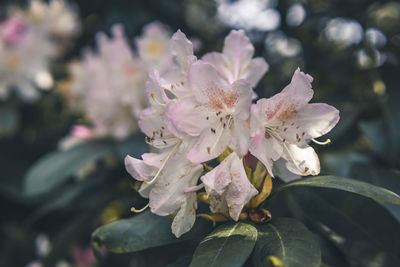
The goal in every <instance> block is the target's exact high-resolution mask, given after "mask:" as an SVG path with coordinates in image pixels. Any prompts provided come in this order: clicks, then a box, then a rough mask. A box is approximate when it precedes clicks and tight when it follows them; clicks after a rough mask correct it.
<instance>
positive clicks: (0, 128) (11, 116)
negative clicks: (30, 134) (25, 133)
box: [0, 105, 19, 136]
mask: <svg viewBox="0 0 400 267" xmlns="http://www.w3.org/2000/svg"><path fill="white" fill-rule="evenodd" d="M18 126H19V117H18V114H17V111H16V110H15V109H13V108H12V107H11V106H9V105H2V106H0V136H2V135H5V136H8V135H12V134H14V133H15V132H16V131H17V130H18Z"/></svg>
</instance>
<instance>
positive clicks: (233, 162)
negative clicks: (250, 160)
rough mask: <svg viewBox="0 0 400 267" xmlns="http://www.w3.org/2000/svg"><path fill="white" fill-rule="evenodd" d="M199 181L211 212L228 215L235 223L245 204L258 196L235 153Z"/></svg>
mask: <svg viewBox="0 0 400 267" xmlns="http://www.w3.org/2000/svg"><path fill="white" fill-rule="evenodd" d="M200 179H201V181H202V182H203V183H204V185H205V188H206V192H207V193H208V194H209V195H210V209H211V211H212V212H213V213H223V214H226V213H229V215H230V217H231V218H232V219H233V220H235V221H237V220H238V219H239V215H240V213H241V211H242V209H243V207H244V206H245V205H246V203H247V202H249V201H250V200H251V198H252V197H254V196H255V195H257V194H258V191H257V189H255V187H254V186H253V185H252V184H251V183H250V181H249V179H248V178H247V175H246V172H245V170H244V167H243V162H242V160H241V159H240V158H239V157H238V155H237V154H236V153H235V152H233V153H231V154H230V155H229V156H228V157H226V158H225V159H224V160H223V161H222V162H221V163H220V164H219V165H218V166H217V167H215V168H214V169H213V170H211V171H210V172H208V173H207V174H205V175H204V176H202V177H201V178H200Z"/></svg>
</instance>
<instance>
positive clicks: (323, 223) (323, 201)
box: [288, 187, 400, 267]
mask: <svg viewBox="0 0 400 267" xmlns="http://www.w3.org/2000/svg"><path fill="white" fill-rule="evenodd" d="M290 193H292V194H293V195H294V198H292V199H291V200H290V203H288V204H289V206H290V207H291V208H292V210H293V214H294V215H295V216H296V217H298V218H300V219H302V220H303V221H305V222H307V223H308V224H309V226H310V227H312V228H313V229H314V230H315V231H319V232H320V233H322V234H323V235H324V236H325V237H326V238H328V239H329V240H330V241H331V242H333V243H334V244H335V245H336V246H337V247H338V248H339V249H340V250H341V251H342V252H343V253H344V254H345V255H346V256H347V258H348V260H350V262H351V266H393V267H395V266H400V258H399V255H398V252H399V251H400V225H399V223H398V222H397V221H396V219H395V218H394V217H393V216H392V215H391V214H390V213H389V212H388V211H387V210H386V209H385V207H384V206H382V205H380V204H379V203H377V202H376V201H373V200H372V199H368V198H364V197H360V196H359V195H356V194H347V193H346V192H343V191H337V190H331V189H324V190H323V191H322V190H321V189H319V188H318V189H317V188H315V189H310V188H301V187H298V188H296V189H294V190H293V191H292V192H290Z"/></svg>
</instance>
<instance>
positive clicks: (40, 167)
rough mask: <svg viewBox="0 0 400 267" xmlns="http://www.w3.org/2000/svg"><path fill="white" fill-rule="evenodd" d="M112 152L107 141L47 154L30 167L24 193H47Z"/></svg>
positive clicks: (88, 143) (111, 147) (111, 146)
mask: <svg viewBox="0 0 400 267" xmlns="http://www.w3.org/2000/svg"><path fill="white" fill-rule="evenodd" d="M113 151H114V146H113V143H112V142H110V141H108V140H94V141H89V142H87V143H83V144H80V145H77V146H74V147H72V148H71V149H68V150H64V151H56V152H52V153H49V154H47V155H45V156H43V157H42V158H40V159H39V160H38V161H37V162H36V163H35V164H34V165H33V166H31V167H30V168H29V170H28V172H27V173H26V175H25V177H24V192H25V194H26V195H28V196H34V195H39V194H43V193H46V192H49V191H50V190H51V189H53V188H54V187H56V186H57V185H59V184H61V183H63V182H64V181H65V180H67V179H68V178H69V177H70V176H71V175H73V174H76V173H77V171H78V170H79V169H80V168H82V167H85V166H87V165H88V164H90V163H92V162H93V161H95V160H97V159H99V158H101V157H104V156H105V155H106V154H108V153H111V152H113Z"/></svg>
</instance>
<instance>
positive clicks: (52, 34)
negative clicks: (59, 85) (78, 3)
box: [0, 0, 79, 100]
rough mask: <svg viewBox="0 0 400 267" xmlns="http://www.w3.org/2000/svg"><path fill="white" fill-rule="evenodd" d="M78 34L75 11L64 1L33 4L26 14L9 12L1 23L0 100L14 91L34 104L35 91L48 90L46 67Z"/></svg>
mask: <svg viewBox="0 0 400 267" xmlns="http://www.w3.org/2000/svg"><path fill="white" fill-rule="evenodd" d="M78 32H79V23H78V17H77V14H76V11H75V10H73V9H72V8H71V7H70V6H68V5H67V4H66V3H65V2H64V1H61V0H53V1H50V2H49V3H45V2H44V1H39V0H33V1H31V2H30V5H29V7H28V8H27V9H26V10H22V9H19V8H14V9H10V11H9V14H8V16H6V19H5V20H4V21H2V22H0V77H1V81H0V99H3V98H6V97H7V96H8V94H9V92H10V91H11V89H15V90H16V92H17V93H18V96H19V97H21V98H23V99H25V100H34V99H36V98H37V97H38V95H39V94H38V91H37V87H42V88H44V89H47V88H49V87H51V86H52V78H51V75H50V71H49V64H50V62H51V60H52V59H54V58H55V57H57V56H58V55H59V54H60V52H61V51H62V50H63V46H64V45H63V44H64V43H65V41H67V40H69V39H71V38H73V37H74V36H76V35H77V33H78Z"/></svg>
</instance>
